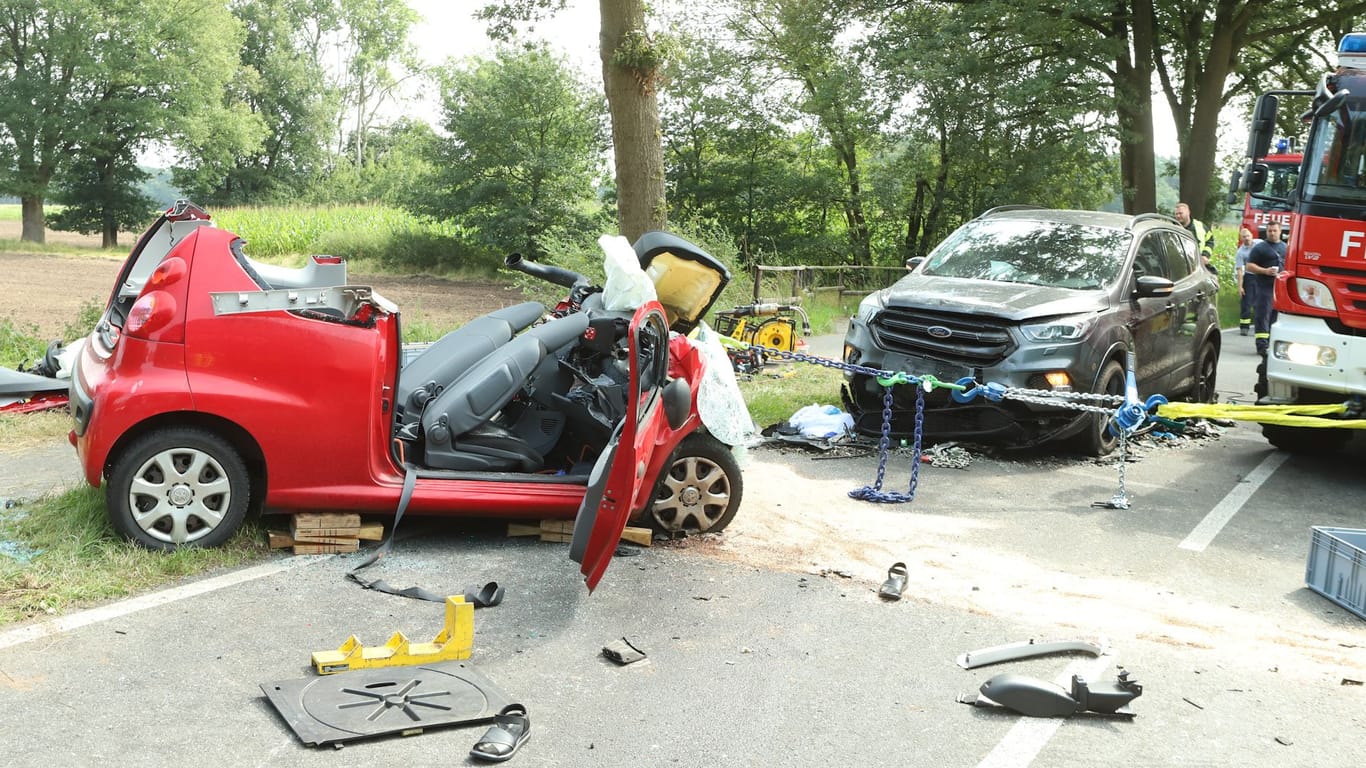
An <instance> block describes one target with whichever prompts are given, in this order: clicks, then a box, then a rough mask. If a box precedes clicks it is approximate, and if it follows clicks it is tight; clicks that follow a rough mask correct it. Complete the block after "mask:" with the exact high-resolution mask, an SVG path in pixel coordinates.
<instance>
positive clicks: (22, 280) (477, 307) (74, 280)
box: [0, 221, 523, 339]
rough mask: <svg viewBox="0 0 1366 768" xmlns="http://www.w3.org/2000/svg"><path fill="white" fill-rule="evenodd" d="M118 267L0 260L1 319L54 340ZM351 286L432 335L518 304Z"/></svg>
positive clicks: (373, 279) (412, 285)
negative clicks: (374, 294)
mask: <svg viewBox="0 0 1366 768" xmlns="http://www.w3.org/2000/svg"><path fill="white" fill-rule="evenodd" d="M18 237H19V222H17V221H6V222H0V239H14V240H17V239H18ZM135 239H136V237H135V236H134V235H128V236H126V237H123V238H121V239H120V243H121V244H126V245H127V246H128V247H130V248H131V247H132V244H133V242H134V240H135ZM48 242H49V243H59V242H60V243H72V244H79V245H93V246H98V245H99V239H98V238H96V237H84V236H81V235H73V234H71V233H69V232H63V233H56V232H49V233H48ZM122 262H123V257H122V256H119V257H118V258H113V257H102V256H99V255H93V254H92V255H90V256H54V255H47V254H31V253H30V254H25V253H0V318H10V319H12V320H14V322H15V323H16V324H17V325H18V326H20V327H21V328H27V327H29V326H30V325H36V326H37V327H38V336H39V337H40V338H53V339H55V338H59V337H61V336H62V329H63V328H64V327H65V326H66V325H68V324H70V323H72V322H73V321H74V320H75V319H76V316H77V314H78V313H79V311H80V308H81V305H82V304H84V303H86V302H91V301H93V302H95V303H97V304H100V305H103V304H104V302H105V301H106V300H107V299H108V297H109V292H110V291H111V290H112V289H113V287H114V279H115V278H116V277H117V276H118V271H119V268H120V267H121V266H122ZM350 282H352V283H355V284H360V285H371V286H374V287H375V289H376V290H377V291H379V292H380V294H382V295H383V296H384V297H385V298H387V299H389V300H390V301H393V302H395V303H397V304H398V306H399V308H400V309H401V310H402V311H403V313H404V314H403V316H404V318H405V319H406V320H408V321H410V322H411V321H414V320H420V321H422V322H424V323H426V324H429V325H430V326H432V327H433V328H435V329H445V328H451V327H454V326H457V325H460V324H461V323H464V322H466V321H468V320H470V319H471V318H474V317H477V316H479V315H481V314H484V313H485V312H490V311H492V310H494V309H498V308H499V307H504V306H507V305H509V304H515V303H517V302H519V301H522V300H523V299H522V296H521V294H520V293H518V292H517V291H516V290H514V289H512V288H511V287H509V286H508V285H507V284H504V283H498V282H489V281H460V282H456V281H452V280H445V279H442V278H436V277H429V276H417V277H388V276H385V277H381V276H371V275H359V274H353V275H351V276H350Z"/></svg>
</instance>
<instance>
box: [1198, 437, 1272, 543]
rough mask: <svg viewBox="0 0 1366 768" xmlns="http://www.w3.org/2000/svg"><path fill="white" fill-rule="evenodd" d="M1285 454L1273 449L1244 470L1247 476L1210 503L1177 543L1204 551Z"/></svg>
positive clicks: (1267, 477) (1269, 476)
mask: <svg viewBox="0 0 1366 768" xmlns="http://www.w3.org/2000/svg"><path fill="white" fill-rule="evenodd" d="M1289 458H1290V454H1288V453H1286V452H1285V451H1273V452H1272V453H1271V454H1270V455H1269V456H1267V457H1266V458H1265V459H1262V463H1261V464H1258V465H1257V467H1256V469H1253V470H1252V471H1251V472H1249V473H1247V477H1245V478H1243V480H1242V482H1240V483H1238V484H1237V485H1235V486H1233V490H1231V491H1229V492H1228V495H1227V496H1225V497H1224V498H1223V499H1222V500H1220V502H1219V503H1218V504H1216V505H1214V509H1211V510H1210V511H1209V514H1207V515H1205V519H1204V520H1201V521H1200V524H1199V525H1197V526H1195V530H1193V531H1191V532H1190V535H1189V536H1187V537H1186V538H1185V540H1184V541H1182V542H1181V543H1180V544H1178V545H1177V547H1179V548H1180V549H1189V550H1191V551H1192V552H1204V551H1205V547H1208V546H1209V545H1210V542H1211V541H1214V537H1215V536H1218V535H1219V532H1220V531H1222V530H1223V529H1224V526H1225V525H1228V521H1230V520H1232V519H1233V516H1234V515H1236V514H1238V510H1240V509H1242V508H1243V505H1244V504H1246V503H1247V500H1248V499H1250V498H1252V494H1254V493H1256V492H1257V489H1258V488H1261V487H1262V484H1263V483H1265V482H1266V481H1267V480H1268V479H1270V478H1271V475H1272V473H1274V472H1275V471H1276V469H1277V468H1278V467H1280V466H1281V465H1282V464H1284V463H1285V462H1286V460H1288V459H1289Z"/></svg>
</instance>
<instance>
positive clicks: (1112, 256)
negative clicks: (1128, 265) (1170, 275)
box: [920, 219, 1131, 290]
mask: <svg viewBox="0 0 1366 768" xmlns="http://www.w3.org/2000/svg"><path fill="white" fill-rule="evenodd" d="M1130 239H1131V236H1130V235H1129V233H1128V232H1125V231H1122V230H1117V229H1108V228H1104V227H1093V226H1085V225H1081V224H1063V223H1059V222H1054V221H1037V220H1035V221H1030V220H1024V219H987V220H984V221H973V222H969V223H968V224H965V225H964V226H963V227H961V228H960V229H959V230H958V231H957V232H954V233H953V234H952V235H950V236H949V238H948V239H947V240H945V241H944V242H942V243H940V244H939V247H938V248H935V249H934V251H933V252H931V253H930V255H929V258H927V259H926V260H925V263H924V265H923V266H922V267H921V270H920V271H921V274H925V275H936V276H941V277H962V278H968V279H972V280H991V281H994V282H998V283H1028V284H1030V285H1043V286H1049V287H1054V288H1073V289H1078V290H1095V289H1098V288H1102V287H1104V286H1105V285H1107V284H1109V283H1110V282H1111V281H1113V280H1115V279H1116V277H1118V275H1119V273H1120V269H1121V267H1122V266H1123V264H1124V258H1125V255H1126V254H1127V253H1128V251H1129V242H1130Z"/></svg>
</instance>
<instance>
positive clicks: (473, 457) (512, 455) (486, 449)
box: [421, 313, 588, 472]
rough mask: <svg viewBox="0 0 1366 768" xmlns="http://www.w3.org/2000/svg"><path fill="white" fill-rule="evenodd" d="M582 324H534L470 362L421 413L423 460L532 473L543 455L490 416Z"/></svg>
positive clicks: (581, 319)
mask: <svg viewBox="0 0 1366 768" xmlns="http://www.w3.org/2000/svg"><path fill="white" fill-rule="evenodd" d="M587 328H588V315H587V314H584V313H577V314H573V315H569V316H568V317H562V318H558V319H555V320H551V321H550V322H548V323H544V324H542V325H538V326H536V327H535V328H532V329H531V330H529V331H527V332H525V333H523V334H522V335H521V336H518V337H517V338H515V339H513V340H512V341H509V342H508V343H506V344H504V345H502V346H501V347H499V348H498V349H496V350H494V351H493V352H491V353H489V354H488V355H486V356H485V357H484V358H483V359H482V360H480V361H479V362H478V363H475V364H474V366H473V367H471V368H470V369H469V370H468V371H466V372H465V373H464V374H462V375H460V376H459V377H457V378H456V379H455V381H453V382H451V383H450V384H448V385H447V386H446V388H445V389H444V390H442V392H441V394H439V395H437V396H436V398H435V399H433V400H432V401H431V402H429V403H428V404H427V407H426V409H425V410H424V411H423V413H422V421H421V427H422V435H423V438H424V447H423V454H424V456H423V459H424V461H423V463H424V464H426V465H427V466H429V467H434V468H438V469H455V470H464V471H471V472H475V471H484V472H535V471H536V470H538V469H540V468H541V467H542V466H543V465H544V463H545V459H544V458H543V457H542V455H541V453H540V451H537V450H536V449H535V448H534V447H532V445H531V444H530V443H529V442H527V440H526V439H525V438H524V437H522V436H520V435H518V434H514V433H513V432H512V431H511V430H509V429H507V428H506V427H503V426H500V425H498V424H495V423H492V422H491V421H490V420H491V419H492V418H493V417H494V416H496V415H498V412H499V411H501V410H502V409H503V407H504V406H506V405H507V404H508V402H510V401H511V400H512V398H513V397H514V396H515V395H516V394H517V393H518V392H520V391H521V390H522V388H523V387H524V386H526V384H527V382H528V380H529V379H531V377H532V375H533V374H534V373H535V372H536V370H537V369H538V368H539V367H540V365H541V363H542V361H544V360H545V359H546V357H547V356H548V355H550V354H553V353H555V352H556V351H558V350H560V349H561V348H563V347H565V346H567V345H569V344H571V343H573V342H574V341H576V340H577V339H578V338H579V337H580V336H582V335H583V332H584V331H585V330H587Z"/></svg>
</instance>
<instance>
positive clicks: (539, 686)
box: [0, 332, 1366, 768]
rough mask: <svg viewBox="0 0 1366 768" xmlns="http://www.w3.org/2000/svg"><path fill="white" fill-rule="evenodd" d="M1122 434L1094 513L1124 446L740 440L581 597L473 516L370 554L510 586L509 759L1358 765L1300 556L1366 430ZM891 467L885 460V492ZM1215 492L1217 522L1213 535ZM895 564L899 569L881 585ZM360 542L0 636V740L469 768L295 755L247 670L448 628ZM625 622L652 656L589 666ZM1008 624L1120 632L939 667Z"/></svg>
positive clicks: (493, 669)
mask: <svg viewBox="0 0 1366 768" xmlns="http://www.w3.org/2000/svg"><path fill="white" fill-rule="evenodd" d="M1225 341H1226V347H1225V352H1224V355H1223V357H1222V362H1221V371H1220V382H1221V387H1220V388H1221V393H1222V395H1223V398H1224V399H1241V400H1243V401H1245V402H1250V400H1251V391H1252V386H1251V383H1252V372H1253V367H1254V365H1255V358H1254V356H1253V355H1252V351H1251V347H1252V343H1251V339H1250V338H1242V337H1239V336H1237V334H1236V332H1235V333H1233V334H1226V338H1225ZM1244 347H1246V349H1243V348H1244ZM1139 453H1141V454H1142V455H1141V456H1140V457H1139V458H1138V460H1136V461H1134V462H1130V463H1127V464H1125V482H1126V488H1127V490H1128V492H1129V494H1130V497H1131V502H1132V505H1131V508H1130V509H1127V510H1114V509H1097V508H1093V507H1092V506H1091V503H1092V502H1093V501H1103V500H1106V499H1109V498H1110V497H1111V496H1112V495H1113V494H1114V493H1115V491H1116V489H1117V482H1118V469H1119V466H1118V463H1117V462H1114V461H1111V462H1091V461H1084V460H1079V459H1074V458H1071V457H1068V456H1065V455H1060V454H1051V453H1040V452H1030V453H1014V454H1002V453H990V452H983V453H978V454H974V456H973V462H972V464H971V465H970V466H969V467H968V468H967V469H966V470H955V469H946V468H936V467H932V466H926V467H924V468H923V469H922V472H921V474H920V482H919V487H918V491H917V498H916V500H915V502H914V503H912V504H910V505H900V506H880V505H870V504H866V503H863V502H858V501H853V500H850V499H848V498H847V496H846V494H845V492H846V491H847V490H849V489H850V488H851V487H855V486H857V485H862V484H864V483H866V482H868V481H869V479H870V478H871V477H872V473H873V470H874V461H873V459H871V458H868V457H863V458H850V459H831V460H825V459H821V458H817V457H812V456H811V455H809V454H804V453H780V452H774V451H756V452H754V454H753V455H752V456H750V458H749V462H748V464H747V466H746V468H745V480H746V485H747V490H746V501H745V504H744V506H743V507H742V509H741V512H740V515H739V516H738V517H737V519H736V522H735V523H734V525H733V526H732V528H731V529H730V530H728V531H727V533H726V534H724V535H723V536H721V537H699V538H695V539H693V540H689V541H685V542H679V543H675V544H671V545H668V546H656V547H652V548H650V549H646V550H642V551H640V553H639V554H637V555H635V556H632V557H621V558H619V559H617V560H616V561H614V563H613V565H612V566H611V568H610V569H609V570H608V572H607V575H606V578H605V579H604V581H603V582H602V584H601V585H600V587H599V588H598V590H597V591H596V592H595V593H594V594H592V595H591V596H590V595H588V594H587V593H586V592H585V590H584V589H583V587H582V585H581V581H580V579H579V578H578V574H577V570H576V567H575V566H574V565H573V564H572V563H571V562H570V561H569V560H568V559H567V557H566V555H567V552H566V545H562V544H549V543H544V544H543V543H539V542H534V541H528V540H526V539H509V538H506V537H503V536H501V535H500V531H499V530H498V529H497V527H494V526H488V525H484V526H476V525H471V524H469V523H462V524H455V523H442V522H436V521H413V523H412V524H411V525H410V524H409V523H407V522H405V524H404V530H403V531H401V538H400V540H399V541H398V542H397V543H396V544H395V548H394V551H393V553H392V554H391V555H390V556H389V557H387V558H386V559H385V560H384V561H382V562H381V563H380V564H379V565H377V566H375V568H374V569H372V570H374V571H375V572H374V573H373V574H371V575H372V576H375V577H382V578H384V579H385V580H386V581H388V582H390V583H391V584H394V585H396V586H407V585H408V584H420V585H422V586H425V587H428V588H430V589H433V590H435V591H438V592H440V591H443V590H445V591H449V592H458V591H460V590H461V589H462V588H463V587H465V586H466V585H469V584H476V583H482V582H485V581H488V580H497V581H499V582H500V583H502V584H503V585H505V587H506V588H507V595H506V597H505V600H504V602H503V604H502V605H499V606H497V607H495V608H490V609H483V610H479V611H478V612H476V616H475V634H474V650H473V655H472V657H471V658H470V660H469V662H470V663H471V664H472V665H473V666H474V667H475V668H477V669H478V670H479V671H481V672H482V673H483V674H485V675H486V676H487V677H488V678H489V679H491V680H492V681H494V682H495V683H496V684H497V686H498V687H499V688H501V689H502V690H503V691H504V692H506V693H507V694H508V696H510V697H511V698H513V699H515V700H517V701H520V702H522V703H524V704H526V706H527V707H528V709H529V711H530V713H531V719H532V722H533V727H532V732H533V736H532V739H531V741H530V742H529V743H528V744H527V745H526V746H525V747H523V749H522V750H521V751H520V752H519V754H518V755H516V756H515V758H514V761H513V763H512V764H515V765H524V766H577V765H594V766H598V765H602V766H654V765H670V766H673V765H678V766H714V765H753V766H833V765H840V766H844V765H857V766H864V765H867V766H873V765H887V766H902V765H905V766H923V765H942V766H959V765H963V766H1026V765H1036V766H1096V765H1126V766H1168V765H1171V766H1176V765H1180V766H1187V765H1192V766H1206V765H1208V766H1234V765H1236V766H1276V767H1277V768H1281V767H1282V766H1312V767H1313V768H1323V767H1324V766H1334V765H1348V764H1354V763H1355V762H1357V760H1356V758H1352V757H1351V755H1356V754H1359V753H1360V748H1361V743H1362V739H1363V734H1366V686H1362V685H1359V684H1353V683H1352V681H1366V620H1363V619H1361V618H1358V617H1356V616H1354V615H1352V614H1350V613H1348V612H1347V611H1345V610H1343V609H1342V608H1340V607H1338V606H1336V605H1335V604H1333V603H1331V602H1329V601H1328V600H1326V599H1324V598H1323V597H1321V596H1319V595H1317V594H1315V593H1313V592H1310V591H1309V590H1307V589H1305V588H1304V578H1305V560H1306V554H1307V551H1308V548H1309V528H1310V526H1312V525H1327V526H1340V527H1349V528H1366V483H1363V480H1362V475H1361V472H1360V467H1361V466H1362V459H1363V458H1366V439H1363V438H1360V437H1359V438H1357V439H1356V440H1355V442H1354V444H1353V445H1352V447H1351V449H1350V450H1349V451H1348V452H1347V453H1346V454H1343V455H1340V456H1337V457H1334V458H1331V459H1327V460H1323V459H1319V460H1314V459H1309V458H1305V457H1298V456H1294V457H1289V456H1287V455H1285V454H1280V453H1277V452H1275V451H1273V450H1271V449H1270V447H1269V446H1268V445H1267V444H1266V443H1265V442H1264V441H1263V440H1262V439H1261V438H1260V435H1259V433H1258V430H1257V428H1256V427H1255V426H1250V425H1238V426H1236V427H1233V428H1230V429H1228V430H1226V431H1224V433H1223V434H1222V436H1220V437H1218V438H1217V439H1207V440H1185V441H1179V442H1178V443H1176V444H1173V445H1170V446H1161V445H1159V446H1146V447H1142V448H1141V449H1140V451H1139ZM907 471H908V470H907V467H906V466H905V464H904V461H902V462H898V461H895V460H894V461H893V462H892V465H891V467H890V469H889V473H888V481H889V484H891V485H893V486H896V485H899V484H904V483H905V482H906V473H907ZM1212 515H1213V518H1218V519H1223V518H1224V517H1225V516H1226V517H1227V520H1226V522H1225V523H1224V524H1223V525H1222V527H1217V528H1215V529H1214V530H1213V531H1212V532H1211V526H1212V524H1211V523H1209V522H1208V521H1209V520H1210V519H1212V517H1211V516H1212ZM1201 531H1203V533H1201ZM1197 533H1199V535H1198V536H1197ZM895 560H900V561H903V562H906V563H907V565H908V566H909V570H910V586H909V588H908V589H907V592H906V597H905V598H904V599H902V600H901V601H899V602H882V601H880V600H879V599H878V597H877V596H876V588H877V586H878V583H879V582H880V581H881V578H882V576H883V574H884V573H885V570H886V567H887V565H888V564H890V563H891V562H893V561H895ZM356 563H357V559H356V557H354V556H338V557H321V558H291V557H283V556H282V557H281V558H279V559H277V560H274V561H272V562H271V563H269V564H267V565H266V566H263V567H261V568H258V569H256V570H252V571H246V572H238V573H235V574H223V575H220V576H219V577H218V579H219V581H217V582H214V581H209V582H199V583H197V584H192V585H182V586H181V587H180V588H179V591H168V592H165V593H160V594H158V595H154V596H150V597H149V598H145V599H144V600H143V601H142V602H134V603H128V602H125V603H118V604H114V605H111V606H106V607H104V608H102V609H98V611H97V612H88V613H85V614H78V615H76V616H72V617H66V618H65V619H64V621H65V622H66V623H65V624H57V623H51V622H50V623H48V624H46V625H44V624H37V625H30V626H29V627H23V628H18V629H11V630H7V631H3V632H0V720H3V722H4V728H3V731H0V755H5V762H7V763H9V764H13V765H24V766H29V765H32V766H51V765H95V764H99V765H157V766H160V765H183V764H188V763H190V762H192V761H193V762H197V763H201V764H212V765H234V766H235V765H268V766H275V765H333V766H335V765H423V764H449V763H456V764H464V763H465V762H468V759H467V758H466V753H467V751H468V749H469V747H470V746H471V745H472V744H473V743H474V742H475V740H476V738H477V736H478V735H479V734H480V733H482V731H483V728H482V727H460V728H448V729H440V730H429V731H427V732H424V733H421V734H418V735H413V736H409V737H406V738H405V737H392V738H384V739H376V740H369V741H359V742H354V743H352V744H350V745H349V746H347V747H346V748H345V749H343V750H341V751H336V750H333V749H331V748H310V747H306V746H303V745H301V744H300V742H299V740H298V739H297V738H296V737H295V736H294V735H293V734H292V732H291V731H290V730H289V728H288V727H287V726H286V724H285V722H284V720H282V719H281V717H280V716H279V715H278V714H277V713H276V712H275V711H274V709H273V708H272V707H271V706H270V705H269V703H268V702H267V701H266V699H265V698H264V697H263V695H262V689H261V685H262V684H270V683H275V682H278V681H289V680H299V679H306V678H309V677H310V676H311V675H312V672H311V669H310V667H309V655H310V653H311V652H313V651H316V650H323V649H328V648H334V647H336V646H338V645H340V644H341V643H342V641H344V640H345V639H346V638H347V636H348V635H350V634H352V633H355V634H356V635H358V636H359V637H360V638H361V639H362V641H364V642H365V643H367V644H372V645H374V644H379V643H382V642H383V641H384V640H385V639H386V638H387V637H388V636H389V635H390V634H391V633H393V632H394V631H396V630H397V631H402V632H404V633H405V634H407V635H408V636H409V637H410V638H412V639H414V640H428V639H430V638H431V637H432V636H434V635H435V633H436V631H437V630H438V629H439V628H440V626H441V609H440V607H439V606H437V605H436V604H433V603H423V602H420V601H415V600H405V599H402V598H397V597H392V596H388V595H384V594H379V593H373V592H366V591H363V590H361V589H359V588H358V587H356V586H355V585H353V584H350V583H349V582H347V581H345V580H344V578H343V575H344V573H345V572H346V571H347V570H348V569H350V568H351V567H352V566H354V565H355V564H356ZM1363 578H1366V577H1363ZM206 585H207V586H214V587H217V588H213V589H205V587H206ZM201 589H203V590H204V591H198V592H197V593H196V591H197V590H201ZM623 636H630V637H632V638H633V639H634V640H635V642H636V643H637V644H638V645H639V647H641V648H642V649H643V650H644V651H645V652H646V653H647V654H648V658H647V659H646V660H645V661H642V662H638V663H636V664H632V665H630V666H625V667H618V666H616V665H613V664H611V663H610V662H608V661H606V660H605V659H603V658H602V657H601V655H600V653H599V652H600V649H601V648H602V647H603V646H604V645H607V644H609V643H612V642H613V641H615V640H617V639H618V638H621V637H623ZM1029 638H1035V639H1041V640H1048V639H1062V638H1087V639H1092V638H1104V639H1105V640H1106V641H1108V645H1109V647H1110V648H1111V649H1112V652H1111V653H1110V654H1108V655H1105V656H1101V657H1099V658H1092V657H1090V656H1087V655H1079V654H1073V655H1065V656H1052V657H1047V658H1040V659H1032V660H1027V661H1020V662H1014V663H1008V664H1001V665H997V666H993V667H985V668H981V669H976V670H971V671H968V670H963V669H961V668H959V667H958V666H957V665H956V664H955V659H956V657H957V656H958V655H959V654H961V653H963V652H964V651H968V650H971V649H976V648H982V647H986V646H992V645H998V644H1001V643H1007V642H1012V641H1019V640H1025V639H1029ZM1120 667H1123V668H1125V669H1127V670H1128V671H1129V672H1130V673H1131V674H1132V675H1133V677H1134V678H1135V679H1137V680H1138V681H1140V682H1141V683H1142V684H1143V685H1144V691H1143V695H1142V696H1141V697H1140V698H1138V699H1137V700H1136V701H1135V702H1134V704H1133V709H1134V710H1135V711H1136V712H1137V716H1136V717H1134V718H1133V719H1132V720H1123V719H1119V720H1117V719H1112V718H1085V717H1073V718H1070V719H1067V720H1057V719H1029V718H1019V717H1017V716H1015V715H1011V714H1007V713H1000V712H994V711H987V710H979V709H973V708H969V707H966V706H964V705H962V704H959V703H957V701H956V697H957V696H958V695H959V694H963V693H973V692H975V691H976V690H977V687H978V686H979V685H980V684H981V683H982V682H983V681H985V680H987V679H988V678H989V677H991V676H993V675H995V674H998V673H1002V672H1012V673H1017V674H1025V675H1031V676H1035V677H1039V678H1042V679H1045V680H1054V679H1059V680H1061V681H1062V682H1064V683H1066V680H1067V677H1066V675H1067V674H1068V673H1070V672H1077V673H1079V674H1082V676H1083V677H1085V678H1086V679H1088V680H1092V681H1097V682H1107V681H1113V680H1114V679H1115V675H1116V671H1117V670H1118V669H1119V668H1120ZM348 674H351V673H348ZM344 677H345V675H341V676H337V677H336V678H328V679H329V680H333V679H340V678H344ZM338 684H339V685H340V683H338Z"/></svg>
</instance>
